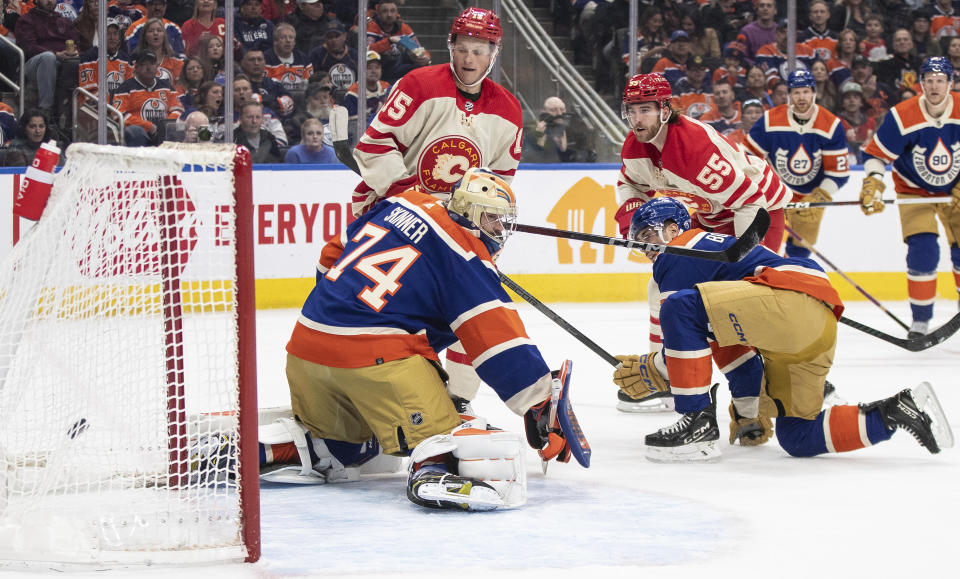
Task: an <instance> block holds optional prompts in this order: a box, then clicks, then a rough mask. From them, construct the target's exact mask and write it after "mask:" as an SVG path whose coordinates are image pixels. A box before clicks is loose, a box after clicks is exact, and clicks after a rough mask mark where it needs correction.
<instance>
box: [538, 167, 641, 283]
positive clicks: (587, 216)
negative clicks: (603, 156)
mask: <svg viewBox="0 0 960 579" xmlns="http://www.w3.org/2000/svg"><path fill="white" fill-rule="evenodd" d="M617 207H618V204H617V195H616V190H615V188H614V186H613V185H601V184H599V183H597V182H596V181H594V180H593V179H591V178H590V177H584V178H582V179H580V180H579V181H577V182H576V183H574V184H573V186H572V187H570V188H569V189H567V192H566V193H564V194H563V195H562V196H561V197H560V199H559V200H557V203H556V204H555V205H554V206H553V208H552V209H551V210H550V213H549V214H548V215H547V223H549V224H551V225H553V226H554V227H556V228H557V229H564V230H567V231H579V232H582V233H594V234H598V235H606V236H608V237H618V236H619V234H620V230H619V228H618V227H617V222H616V221H615V220H614V219H613V216H614V214H616V212H617ZM601 215H602V216H603V217H602V221H601V224H600V225H602V229H601V230H600V231H596V227H597V220H598V218H600V217H601ZM615 251H616V248H615V247H614V246H612V245H604V246H603V247H602V248H600V249H599V250H598V249H597V248H596V244H592V243H589V242H580V248H579V251H578V253H579V263H582V264H588V263H589V264H595V263H598V261H597V259H598V256H599V254H600V253H601V252H602V253H603V258H602V259H603V261H602V262H599V263H613V257H614V255H615ZM573 254H574V248H573V242H571V241H570V240H569V239H557V262H558V263H560V264H561V265H564V264H572V263H574V255H573ZM628 259H629V260H630V261H635V262H637V263H647V262H648V260H647V258H646V257H644V256H643V255H641V254H636V253H634V252H630V256H629V257H628Z"/></svg>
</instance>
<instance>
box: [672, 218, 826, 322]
mask: <svg viewBox="0 0 960 579" xmlns="http://www.w3.org/2000/svg"><path fill="white" fill-rule="evenodd" d="M736 240H737V239H736V238H735V237H732V236H729V235H721V234H719V233H708V232H706V231H703V230H702V229H691V230H689V231H685V232H683V233H681V234H680V235H679V236H677V237H676V238H674V239H673V240H672V241H671V242H670V245H674V246H679V247H688V248H694V249H703V250H706V251H721V250H723V249H726V248H728V247H730V246H731V245H733V244H734V242H736ZM653 280H654V281H655V282H656V283H657V286H658V287H659V289H660V299H661V300H665V299H667V298H668V297H670V294H673V293H675V292H678V291H680V290H683V289H691V288H693V287H694V286H696V285H697V284H699V283H704V282H708V281H738V280H743V281H748V282H750V283H755V284H760V285H765V286H768V287H772V288H778V289H785V290H791V291H795V292H800V293H805V294H807V295H809V296H812V297H814V298H816V299H818V300H820V301H822V302H824V303H827V304H829V305H830V307H831V308H832V309H833V314H834V316H836V318H837V319H838V320H839V319H840V316H841V315H842V314H843V302H842V301H841V300H840V295H839V294H838V293H837V290H836V289H834V287H833V286H832V285H830V280H829V278H828V277H827V274H826V273H824V271H823V268H821V267H820V266H819V265H818V264H817V262H815V261H813V260H812V259H806V258H802V257H781V256H779V255H777V254H776V253H774V252H772V251H770V250H769V249H767V248H766V247H763V246H762V245H758V246H756V247H754V248H753V250H752V251H751V252H750V253H748V254H747V255H746V256H744V258H743V259H741V260H740V261H736V262H733V263H725V262H720V261H709V260H706V259H691V258H689V257H684V256H681V255H675V254H671V253H661V254H660V255H659V256H657V259H656V261H654V262H653Z"/></svg>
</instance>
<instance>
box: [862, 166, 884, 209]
mask: <svg viewBox="0 0 960 579" xmlns="http://www.w3.org/2000/svg"><path fill="white" fill-rule="evenodd" d="M875 175H876V174H872V175H868V176H867V177H866V178H865V179H864V180H863V186H862V187H861V188H860V209H861V210H862V211H863V214H864V215H872V214H874V213H880V212H881V211H883V199H882V197H883V191H884V189H886V188H887V186H886V185H884V184H883V181H881V180H880V177H882V176H875Z"/></svg>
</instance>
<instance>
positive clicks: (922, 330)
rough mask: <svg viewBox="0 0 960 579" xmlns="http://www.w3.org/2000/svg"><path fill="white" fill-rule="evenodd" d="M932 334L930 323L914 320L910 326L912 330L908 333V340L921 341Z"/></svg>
mask: <svg viewBox="0 0 960 579" xmlns="http://www.w3.org/2000/svg"><path fill="white" fill-rule="evenodd" d="M929 333H930V322H929V320H928V321H926V322H920V321H917V320H914V321H913V322H912V323H911V324H910V330H909V331H908V332H907V339H908V340H919V339H920V338H922V337H924V336H926V335H927V334H929Z"/></svg>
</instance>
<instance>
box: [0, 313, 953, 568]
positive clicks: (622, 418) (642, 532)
mask: <svg viewBox="0 0 960 579" xmlns="http://www.w3.org/2000/svg"><path fill="white" fill-rule="evenodd" d="M885 305H886V306H887V307H888V308H889V309H892V310H893V311H894V312H895V313H897V314H898V315H899V316H901V317H902V318H904V319H907V320H909V308H908V306H907V304H906V303H905V302H900V303H895V302H891V303H886V304H885ZM552 307H553V308H554V309H555V310H556V311H557V313H559V314H560V315H561V316H562V317H564V318H565V319H566V320H567V321H569V322H570V323H572V324H573V325H574V326H576V327H577V328H579V329H580V330H581V331H583V332H584V333H585V334H586V335H587V336H589V337H591V338H592V339H593V340H594V341H596V342H597V343H599V344H600V345H601V346H603V347H605V348H607V349H608V350H609V351H610V352H611V353H613V354H628V353H635V354H639V353H643V352H644V351H645V349H646V348H647V339H646V336H647V322H646V320H647V312H646V306H645V304H640V303H625V304H599V305H598V304H555V305H553V306H552ZM956 307H957V306H956V302H954V301H947V300H941V301H939V302H938V303H937V306H936V315H935V318H934V320H933V324H932V326H938V325H939V324H941V323H943V322H944V321H946V319H948V318H949V316H951V315H953V314H954V313H955V312H956ZM519 310H520V313H521V316H522V318H523V320H524V322H525V324H526V325H527V329H528V332H529V334H530V336H531V337H532V338H533V340H534V342H535V343H537V344H538V345H539V346H540V348H541V350H542V352H543V354H544V357H545V358H546V360H547V362H548V363H549V364H551V366H559V364H560V362H561V361H562V360H563V359H564V358H567V357H569V358H572V359H573V360H574V370H573V382H572V385H571V400H572V402H573V405H574V408H575V409H576V412H577V416H578V418H579V419H580V423H581V425H582V427H583V430H584V432H585V433H586V436H587V437H588V439H589V440H590V443H591V446H592V447H593V461H592V466H591V468H590V469H583V468H581V467H580V466H578V465H576V464H574V463H573V462H571V463H570V464H553V465H551V466H550V469H549V472H548V474H547V476H546V477H544V476H543V475H541V474H540V467H539V460H537V458H536V455H535V454H534V453H533V451H530V455H529V457H528V458H529V460H528V461H527V462H528V466H527V468H528V473H529V474H528V476H529V490H528V497H529V500H528V503H527V505H526V506H524V507H522V508H521V509H517V510H513V511H503V512H492V513H459V512H441V511H426V510H423V509H420V508H418V507H416V506H414V505H413V504H412V503H409V502H408V501H407V499H406V498H405V496H404V478H405V477H404V475H401V474H397V475H385V476H380V477H378V478H373V479H366V480H364V481H362V482H359V483H351V484H343V485H324V486H318V487H313V486H311V487H295V486H281V485H268V486H265V487H264V489H263V493H262V499H261V500H262V507H263V512H262V519H263V531H262V535H263V557H262V559H261V561H260V562H259V563H257V564H255V565H243V564H235V565H219V566H213V567H203V568H189V569H170V568H151V569H148V570H145V571H144V570H136V571H133V570H129V569H117V570H113V571H108V572H96V573H93V572H86V573H81V574H75V575H74V576H91V577H93V576H96V577H101V578H102V577H104V576H117V577H119V576H126V575H132V574H134V573H136V574H137V576H138V577H144V576H145V577H153V576H162V577H175V576H179V577H181V578H182V577H184V576H187V574H189V576H196V575H199V574H201V573H202V574H203V575H204V576H205V579H207V578H214V577H218V578H219V577H224V578H226V577H230V578H231V579H240V578H245V577H258V578H262V577H278V576H289V575H296V576H321V577H344V576H361V575H363V576H367V575H369V576H374V577H404V576H409V577H417V578H422V577H425V576H427V577H430V576H433V577H436V576H441V577H450V576H457V577H484V578H499V577H518V578H523V579H533V578H539V577H550V578H551V579H554V578H558V577H571V578H572V577H578V578H581V577H590V578H596V579H598V578H601V577H633V578H635V577H641V576H644V577H655V578H660V577H693V576H697V575H702V576H705V577H710V578H711V579H713V578H722V577H729V578H738V579H740V578H742V577H750V576H756V577H761V576H773V577H778V578H779V577H804V578H806V577H811V576H813V577H839V576H841V575H846V576H854V577H867V576H873V577H904V576H906V575H907V574H909V576H913V577H923V576H925V575H927V574H930V573H937V575H938V576H946V577H950V576H957V575H958V574H960V572H958V571H957V563H956V562H955V556H954V553H953V549H954V548H955V544H956V539H955V538H954V536H953V533H954V532H955V530H954V529H955V524H956V521H957V520H958V519H960V450H958V449H956V448H954V449H948V450H946V451H944V452H942V453H941V454H939V455H931V454H929V453H928V452H927V451H926V450H924V449H922V448H921V447H920V446H919V445H917V443H916V442H915V441H914V440H913V438H912V437H911V436H909V435H908V434H906V433H897V434H896V435H894V437H893V439H891V440H890V441H889V442H886V443H883V444H881V445H878V446H876V447H872V448H867V449H864V450H860V451H857V452H853V453H847V454H840V455H829V456H822V457H817V458H812V459H795V458H791V457H789V456H787V454H786V453H785V452H784V451H783V450H781V449H780V448H779V446H777V444H776V442H775V441H771V442H770V443H768V444H766V445H764V446H762V447H759V448H740V447H731V446H730V445H728V444H727V442H726V439H725V435H726V423H727V419H726V414H725V412H724V413H722V417H721V430H722V432H723V435H724V437H723V440H722V441H721V444H720V446H721V450H722V452H723V457H722V458H721V459H720V461H719V462H718V463H716V464H702V465H700V464H673V465H671V464H667V465H663V464H652V463H649V462H647V461H646V460H645V459H644V458H643V451H644V449H643V442H642V440H643V436H644V435H645V434H647V433H649V432H651V431H653V430H655V429H656V428H659V427H660V426H663V425H665V424H668V423H671V422H673V421H674V420H675V419H676V418H675V415H674V414H651V415H643V414H625V413H621V412H618V411H617V410H616V409H615V404H616V390H615V386H614V385H613V383H612V382H611V380H610V376H611V368H610V367H609V365H607V364H606V362H604V361H603V360H602V359H600V358H599V357H597V356H596V355H595V354H593V353H592V352H590V351H589V350H587V349H586V348H585V347H583V346H582V345H580V344H579V343H578V342H576V341H575V340H574V339H573V338H571V337H569V336H568V335H567V334H565V333H563V332H562V331H561V330H559V329H558V328H557V326H555V325H554V324H553V323H552V322H550V321H549V320H547V319H546V318H545V317H544V316H542V315H541V314H539V313H538V312H536V311H535V310H533V309H532V308H530V307H528V306H526V305H525V304H521V305H520V306H519ZM846 315H847V316H849V317H851V318H853V319H855V320H857V321H860V322H863V323H866V324H868V325H872V326H874V327H876V328H878V329H882V330H883V331H886V332H888V333H890V334H894V335H902V334H903V330H902V329H900V328H898V327H897V326H896V325H895V324H894V323H893V322H892V321H890V320H889V318H887V317H886V316H885V315H884V314H883V312H881V311H880V310H879V309H877V308H876V307H875V306H873V305H871V304H870V303H867V302H853V303H850V304H848V309H847V312H846ZM295 320H296V311H294V310H272V311H264V312H260V313H259V314H258V324H259V329H258V345H257V347H258V351H259V357H258V363H259V376H260V404H261V406H262V407H269V406H278V405H282V404H286V403H288V397H287V391H286V385H285V380H284V377H283V360H284V352H283V347H284V345H285V343H286V341H287V338H288V337H289V333H290V330H291V329H292V327H293V324H294V322H295ZM797 323H798V324H800V323H803V321H802V320H798V321H797ZM830 380H831V382H833V383H834V384H835V385H836V386H837V389H838V394H839V395H840V396H842V397H843V398H844V399H846V400H847V401H849V402H850V403H856V402H860V401H863V402H869V401H872V400H876V399H879V398H884V397H886V396H889V395H891V394H893V393H895V392H897V391H898V390H900V389H902V388H904V387H912V386H915V385H917V384H919V383H920V382H922V381H924V380H926V381H929V382H930V383H931V384H932V385H933V387H934V388H935V389H936V392H937V395H938V397H939V399H940V401H941V403H942V404H943V406H944V409H945V411H946V413H947V417H948V419H950V420H951V424H952V427H953V428H954V429H955V430H957V429H958V428H960V391H958V382H960V336H958V337H954V338H952V339H951V340H949V341H947V342H945V343H944V344H941V345H940V346H937V347H934V348H932V349H930V350H927V351H925V352H920V353H911V352H908V351H906V350H902V349H899V348H897V347H895V346H893V345H890V344H887V343H885V342H882V341H880V340H878V339H876V338H873V337H871V336H868V335H865V334H862V333H860V332H858V331H856V330H854V329H852V328H848V327H846V326H840V329H839V346H838V349H837V357H836V360H835V366H834V369H833V371H832V372H831V374H830ZM728 402H729V391H725V386H723V387H721V390H720V406H721V408H725V407H726V405H727V403H728ZM474 408H475V410H476V411H477V412H478V413H480V414H482V415H484V416H486V417H487V418H488V419H489V420H490V422H491V423H492V424H495V425H497V426H500V427H503V428H508V429H513V430H519V429H521V426H522V425H521V420H520V418H519V417H517V416H514V415H512V414H511V413H510V412H509V411H507V410H506V408H505V407H504V406H503V405H502V404H501V403H500V402H499V400H498V399H496V398H495V397H494V396H493V395H492V393H491V392H490V391H489V389H485V390H482V391H481V394H480V396H479V397H478V398H477V400H476V401H475V403H474ZM3 571H4V570H3V569H2V568H0V574H3ZM32 574H33V575H34V576H35V575H36V572H34V573H32Z"/></svg>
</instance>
